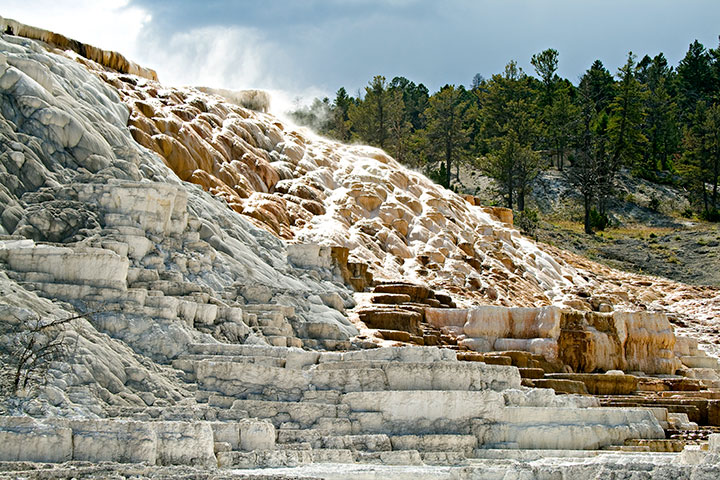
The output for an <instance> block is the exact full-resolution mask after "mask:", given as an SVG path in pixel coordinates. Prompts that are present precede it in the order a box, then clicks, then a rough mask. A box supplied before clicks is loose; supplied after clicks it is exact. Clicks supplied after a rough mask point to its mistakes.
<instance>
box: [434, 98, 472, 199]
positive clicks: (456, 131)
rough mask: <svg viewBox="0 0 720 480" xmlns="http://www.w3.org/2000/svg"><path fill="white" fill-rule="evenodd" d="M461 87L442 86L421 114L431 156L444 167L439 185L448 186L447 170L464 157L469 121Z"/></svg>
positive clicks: (449, 174) (450, 170)
mask: <svg viewBox="0 0 720 480" xmlns="http://www.w3.org/2000/svg"><path fill="white" fill-rule="evenodd" d="M463 90H464V89H462V87H460V88H455V86H453V85H445V86H444V87H443V88H441V89H440V91H439V92H438V93H436V94H435V95H433V96H432V97H430V106H429V107H428V109H427V110H426V111H425V121H426V122H427V127H426V131H425V135H426V136H427V138H428V140H429V144H430V145H431V152H432V153H431V155H432V156H433V157H434V158H437V159H440V160H442V161H443V162H444V165H445V178H444V179H443V186H445V187H446V188H449V187H450V181H451V172H452V169H451V167H452V166H453V165H458V164H459V162H461V161H462V160H463V159H464V158H465V156H466V155H467V147H468V145H469V141H470V139H469V137H468V135H467V125H468V123H469V121H470V119H471V109H470V104H469V102H468V101H467V100H464V99H463V95H462V94H463Z"/></svg>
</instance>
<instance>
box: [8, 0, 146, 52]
mask: <svg viewBox="0 0 720 480" xmlns="http://www.w3.org/2000/svg"><path fill="white" fill-rule="evenodd" d="M0 15H2V16H4V17H7V18H12V19H14V20H17V21H19V22H22V23H25V24H27V25H32V26H34V27H38V28H43V29H46V30H50V31H53V32H56V33H60V34H62V35H65V36H66V37H70V38H73V39H75V40H79V41H81V42H84V43H89V44H91V45H95V46H96V47H100V48H103V49H106V50H116V51H119V52H120V53H123V54H125V55H129V53H130V51H134V50H135V48H136V46H135V41H136V39H137V38H138V36H139V34H140V32H141V31H143V30H144V29H145V28H146V26H147V25H148V24H149V23H150V22H151V21H152V15H151V14H150V11H149V10H147V9H144V8H141V7H137V6H131V5H129V0H75V1H73V2H72V7H69V6H68V4H67V3H66V2H58V1H57V0H34V1H27V0H4V1H3V5H2V11H0Z"/></svg>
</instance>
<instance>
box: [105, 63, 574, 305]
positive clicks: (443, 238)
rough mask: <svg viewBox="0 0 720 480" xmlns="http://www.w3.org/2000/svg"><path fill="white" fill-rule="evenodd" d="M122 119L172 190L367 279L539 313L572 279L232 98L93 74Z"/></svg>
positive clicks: (406, 180) (484, 212) (486, 219)
mask: <svg viewBox="0 0 720 480" xmlns="http://www.w3.org/2000/svg"><path fill="white" fill-rule="evenodd" d="M100 75H101V77H102V78H104V79H106V80H107V81H108V82H109V83H110V84H112V85H113V86H115V87H116V88H117V89H118V92H119V93H120V95H121V97H122V98H123V101H125V102H126V103H127V104H128V105H129V106H130V107H131V109H132V113H131V116H130V130H131V132H132V134H133V137H134V138H135V139H136V140H137V141H138V142H139V143H140V144H142V145H143V146H145V147H147V148H148V149H150V150H154V151H155V152H157V153H158V154H160V155H161V156H162V158H163V159H164V160H165V162H166V164H167V165H168V166H169V167H170V168H171V169H172V170H173V171H174V172H175V173H176V174H177V175H178V176H179V177H180V178H181V179H183V180H186V181H189V182H192V183H196V184H198V185H201V186H202V187H203V188H204V189H205V190H207V191H209V192H211V193H212V194H213V195H215V196H218V197H221V198H223V199H224V200H226V202H227V203H228V205H229V206H230V207H231V208H232V209H233V210H235V211H236V212H239V213H241V214H242V215H244V216H245V217H249V218H250V219H251V221H252V222H253V223H254V224H256V225H258V226H260V227H263V228H265V229H267V230H269V231H271V232H273V233H274V234H275V235H277V236H280V237H281V238H285V239H288V240H291V241H293V242H300V243H318V244H321V245H328V246H340V247H345V248H348V249H349V250H350V259H351V261H356V262H366V263H368V264H369V269H370V271H371V273H373V274H374V275H375V277H376V278H377V279H382V280H398V279H405V280H411V281H416V282H420V283H426V284H429V285H433V286H436V287H440V288H443V289H446V290H448V291H450V292H453V293H456V294H459V295H460V297H461V299H466V300H467V301H468V302H481V303H488V302H491V303H498V304H504V305H527V306H532V305H547V304H550V303H558V302H561V301H562V299H563V298H564V295H565V294H567V293H569V292H571V291H572V290H573V289H575V288H577V287H580V286H584V285H585V283H586V282H585V280H584V279H583V277H582V275H581V274H580V273H579V272H578V271H577V270H575V269H574V268H572V267H571V266H569V265H568V264H566V263H564V262H558V261H556V259H554V258H553V257H552V256H550V255H548V254H546V253H545V252H544V251H543V250H542V249H541V248H539V247H538V246H537V245H536V244H535V243H534V242H532V241H530V240H528V239H526V238H524V237H522V236H521V235H520V234H519V233H518V232H517V231H516V230H514V229H513V228H512V227H511V225H509V224H508V223H505V222H503V221H501V218H500V217H502V216H505V218H503V219H504V220H507V212H501V210H502V209H491V208H490V209H489V208H483V207H481V206H479V205H475V204H474V200H473V199H472V198H470V199H465V198H462V197H460V196H459V195H456V194H454V193H452V192H450V191H447V190H445V189H443V188H442V187H440V186H438V185H436V184H434V183H433V182H431V181H430V180H428V179H427V178H425V177H424V176H422V175H420V174H418V173H416V172H413V171H411V170H409V169H407V168H405V167H403V166H402V165H400V164H399V163H398V162H396V161H395V160H394V159H392V158H390V157H389V156H387V155H386V154H385V153H384V152H382V151H381V150H378V149H374V148H370V147H364V146H356V145H344V144H340V143H337V142H333V141H330V140H327V139H324V138H320V137H318V136H316V135H314V134H312V133H311V132H309V131H307V130H304V129H297V128H296V127H294V126H293V125H291V124H287V123H284V122H282V121H281V120H279V119H277V118H275V117H273V116H271V115H267V114H264V113H259V112H255V111H251V110H247V109H244V108H241V107H240V106H238V105H236V104H234V103H232V101H231V100H233V97H228V98H224V97H220V96H215V95H208V94H206V93H204V92H202V91H200V90H197V89H193V88H182V89H177V88H167V87H164V86H162V85H161V84H159V83H157V82H154V81H151V80H147V79H142V78H137V77H129V76H126V75H118V74H112V73H108V72H102V73H100Z"/></svg>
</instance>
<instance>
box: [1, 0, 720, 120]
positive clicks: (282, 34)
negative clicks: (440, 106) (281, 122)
mask: <svg viewBox="0 0 720 480" xmlns="http://www.w3.org/2000/svg"><path fill="white" fill-rule="evenodd" d="M0 16H3V17H7V18H13V19H15V20H18V21H20V22H23V23H26V24H30V25H33V26H36V27H40V28H45V29H48V30H52V31H55V32H57V33H61V34H63V35H65V36H68V37H71V38H75V39H77V40H80V41H82V42H85V43H90V44H93V45H95V46H98V47H100V48H105V49H111V50H116V51H119V52H120V53H122V54H124V55H125V56H126V57H128V58H130V59H131V60H133V61H135V62H137V63H139V64H141V65H143V66H146V67H149V68H153V69H154V70H156V71H157V72H158V76H159V78H160V80H161V81H162V82H164V83H168V84H171V85H203V86H211V87H220V88H229V89H244V88H261V89H267V90H270V91H271V92H272V93H273V102H274V105H275V108H274V110H276V109H285V110H287V109H288V108H290V107H292V105H293V104H295V103H296V102H297V101H298V100H299V99H302V101H303V103H309V101H311V100H312V98H314V97H316V96H318V97H321V96H329V97H330V98H332V97H333V96H334V92H335V91H337V89H338V88H339V87H341V86H344V87H345V88H346V89H347V91H348V92H349V93H350V94H351V95H354V94H356V93H357V92H358V91H359V90H360V89H362V88H363V87H364V86H365V85H367V82H368V81H369V80H370V79H371V78H372V77H373V76H374V75H384V76H385V77H386V78H387V79H388V80H390V79H392V78H393V77H395V76H405V77H407V78H409V79H410V80H412V81H414V82H416V83H424V84H425V85H426V86H427V87H428V88H429V89H430V91H431V92H434V91H436V90H438V89H439V88H440V87H442V86H443V85H445V84H454V85H460V84H462V85H466V86H467V85H468V84H469V83H470V82H471V80H472V78H473V76H474V75H475V74H476V73H480V74H481V75H483V76H484V77H486V78H489V77H490V76H492V75H493V74H495V73H499V72H502V70H503V68H504V66H505V64H506V63H507V62H508V61H510V60H516V61H517V62H518V64H519V65H520V66H521V67H523V68H524V70H525V71H526V72H527V73H530V74H533V73H534V71H533V68H532V66H531V65H530V58H531V57H532V55H533V54H534V53H538V52H540V51H542V50H544V49H546V48H555V49H556V50H558V51H559V53H560V63H559V74H560V75H561V76H563V77H565V78H568V79H570V80H571V81H572V82H573V83H577V80H578V78H579V76H580V75H582V73H583V72H584V71H585V70H586V69H587V68H588V67H589V66H590V65H591V64H592V62H593V61H594V60H595V59H600V60H601V61H602V62H603V63H604V64H605V66H606V67H607V68H608V69H609V70H610V71H611V72H613V73H614V72H616V71H617V68H618V67H619V66H621V65H622V64H623V63H624V62H625V59H626V58H627V54H628V51H632V52H634V53H635V54H637V55H638V56H639V57H640V58H641V57H642V56H643V55H645V54H650V55H651V56H654V55H655V54H657V53H659V52H663V53H664V54H665V56H666V57H667V58H668V60H669V62H670V64H672V65H677V63H678V62H679V61H680V60H681V59H682V57H683V56H684V54H685V52H686V51H687V48H688V45H689V44H690V43H691V42H692V41H693V40H695V39H698V40H699V41H700V42H702V43H703V44H704V45H705V46H706V47H709V48H715V47H717V46H718V35H720V1H718V0H442V1H439V0H262V1H260V0H203V1H191V0H73V1H65V0H3V2H2V5H0Z"/></svg>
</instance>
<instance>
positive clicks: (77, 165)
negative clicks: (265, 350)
mask: <svg viewBox="0 0 720 480" xmlns="http://www.w3.org/2000/svg"><path fill="white" fill-rule="evenodd" d="M70 57H72V56H70ZM128 119H129V111H128V108H127V107H126V106H125V105H124V104H123V103H122V102H121V101H120V98H119V97H118V95H117V93H116V91H115V90H114V89H113V88H112V87H111V86H109V85H107V84H106V83H105V82H103V81H102V80H100V79H99V78H98V77H97V76H95V75H93V74H92V73H90V72H89V71H88V69H87V68H86V67H85V66H83V65H82V64H80V63H78V62H77V61H75V59H74V58H69V56H68V55H67V54H60V53H59V52H58V53H52V52H50V51H48V49H47V46H44V45H42V44H41V43H38V42H35V41H32V40H28V39H24V38H20V37H16V36H10V35H3V36H2V37H1V38H0V159H1V162H0V212H2V213H1V222H0V224H1V225H0V266H1V269H2V274H1V276H0V287H1V288H2V292H3V293H2V301H1V302H0V312H1V313H0V316H1V320H2V332H0V333H1V335H0V344H2V353H4V354H8V355H9V354H10V353H11V350H12V348H11V347H12V344H13V342H14V341H16V340H17V338H18V331H19V330H22V328H26V327H27V325H28V322H30V323H32V322H38V321H39V322H41V323H42V322H51V321H53V320H62V319H64V318H69V317H70V316H74V315H76V314H78V313H85V312H94V313H93V314H92V315H90V316H89V317H87V318H88V320H89V321H87V320H83V319H80V320H76V321H74V322H72V324H71V325H69V326H68V327H67V330H68V331H69V332H72V333H71V334H70V333H68V335H69V336H70V337H69V338H74V339H76V340H75V341H73V342H72V343H73V345H75V347H74V348H73V349H71V350H72V351H71V352H70V353H69V357H68V358H64V359H63V360H66V363H67V364H68V365H70V366H69V367H68V366H67V365H66V366H64V367H62V368H61V366H60V365H59V364H58V365H55V364H53V365H52V366H51V368H50V372H49V377H48V382H47V385H46V387H42V389H44V390H43V393H41V395H40V396H39V398H40V400H38V401H39V402H40V403H39V404H35V403H33V405H29V404H27V402H25V403H23V402H20V404H17V405H15V406H14V407H12V406H11V407H8V408H21V409H26V410H27V409H30V410H31V411H33V412H34V413H35V414H37V413H38V412H39V411H41V410H42V409H47V408H53V409H59V410H60V411H64V412H69V411H81V412H84V413H85V414H90V413H99V412H100V411H101V409H102V408H104V407H103V406H107V405H126V404H138V403H139V404H141V405H145V404H148V405H149V404H153V403H155V400H156V398H157V399H162V400H161V404H162V403H163V402H167V403H169V404H172V403H174V402H176V401H178V400H180V399H181V398H182V397H183V395H184V393H183V392H184V388H185V387H184V385H183V383H182V382H179V381H178V378H177V372H175V373H172V372H170V373H167V372H166V373H162V372H160V371H159V370H158V368H159V367H157V366H155V365H154V364H153V363H152V362H151V361H150V360H151V359H152V360H158V361H162V362H167V361H169V360H171V359H173V358H174V357H175V356H176V355H177V354H178V353H180V352H183V351H185V350H186V347H187V345H188V344H189V343H191V342H198V341H202V342H208V341H210V342H212V341H218V340H220V341H230V342H246V343H259V344H267V343H272V344H276V345H287V344H293V345H298V346H299V345H302V344H303V341H305V343H306V344H307V345H309V346H313V345H316V346H322V347H325V348H332V347H333V346H334V345H335V344H336V343H340V344H342V345H343V346H345V347H347V346H349V342H347V340H348V339H349V338H350V337H352V336H353V335H355V333H356V329H355V327H354V326H352V325H351V324H350V322H349V321H348V320H347V318H346V317H345V316H344V315H343V313H341V311H342V310H344V308H345V307H351V306H352V305H353V303H352V298H351V294H350V292H349V291H348V289H347V287H345V286H343V285H342V284H341V283H339V282H338V281H336V279H335V276H334V274H333V272H331V271H330V270H329V269H314V270H312V271H311V270H306V269H302V268H297V267H295V266H293V265H292V264H291V263H289V261H288V252H287V246H286V244H285V243H284V242H283V241H281V240H280V239H278V238H276V237H275V236H273V235H271V234H269V233H267V232H265V231H263V230H260V229H258V228H255V227H253V226H252V225H251V224H249V223H248V222H247V221H246V220H245V219H243V217H241V216H239V215H238V214H237V213H235V212H233V211H232V210H230V209H228V208H226V206H225V205H224V204H223V203H222V202H221V201H220V200H218V199H216V198H213V197H212V196H211V195H209V194H207V193H205V192H203V191H202V190H201V189H200V188H198V187H196V186H193V185H191V184H188V183H184V182H181V181H180V179H178V177H177V176H176V175H175V174H174V173H173V172H172V171H171V170H170V169H168V168H167V167H166V166H165V165H164V164H163V162H162V160H161V159H160V158H159V157H158V156H157V155H155V154H153V153H152V152H149V151H147V150H146V149H144V148H142V147H140V146H139V145H138V144H137V143H136V142H135V141H134V140H133V138H132V137H131V135H130V132H129V130H128V128H127V123H128ZM316 254H317V252H316ZM41 297H46V298H50V299H52V303H50V302H48V301H46V300H44V299H42V298H41ZM258 304H262V305H264V304H272V305H273V306H271V307H268V308H262V309H259V308H258V307H257V305H258ZM254 305H255V306H254ZM328 305H331V306H328ZM267 311H269V312H270V313H267ZM54 330H57V329H50V330H48V331H45V333H48V332H53V331H54ZM300 337H302V339H301V338H300ZM333 342H334V343H333ZM343 342H345V343H343ZM130 352H134V353H130ZM8 358H9V357H5V359H6V364H5V366H6V368H9V366H10V363H8V362H12V360H8ZM148 362H149V363H148ZM147 365H149V366H150V367H148V366H147ZM76 366H77V368H76ZM83 366H84V367H83ZM148 368H150V373H148V371H149V370H148ZM133 372H135V373H133ZM138 372H139V373H138ZM152 372H155V373H152ZM158 372H159V373H158ZM6 373H7V372H6ZM158 375H159V376H158ZM4 378H5V379H7V378H8V376H4ZM50 387H53V388H55V389H54V390H52V389H51V388H50ZM77 389H79V390H78V391H79V392H81V393H78V394H77V395H74V394H72V393H71V392H73V391H75V390H77ZM185 393H187V392H185ZM138 394H143V395H141V396H138ZM148 394H150V395H148ZM141 397H142V398H141Z"/></svg>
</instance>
